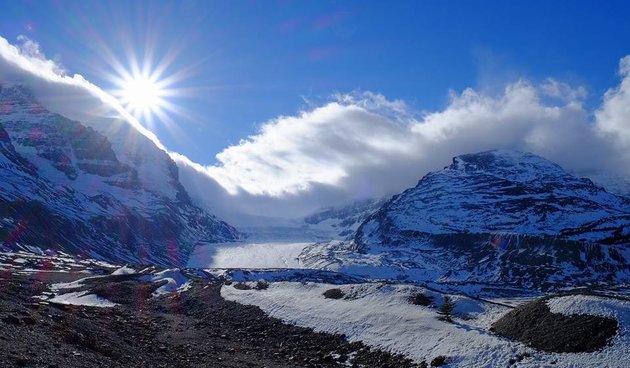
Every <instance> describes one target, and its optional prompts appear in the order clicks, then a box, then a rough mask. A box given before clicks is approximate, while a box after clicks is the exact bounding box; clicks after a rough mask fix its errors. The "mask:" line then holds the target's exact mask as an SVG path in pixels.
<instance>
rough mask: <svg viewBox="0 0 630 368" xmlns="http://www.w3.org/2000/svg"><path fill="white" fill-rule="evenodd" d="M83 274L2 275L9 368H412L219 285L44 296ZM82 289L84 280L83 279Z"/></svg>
mask: <svg viewBox="0 0 630 368" xmlns="http://www.w3.org/2000/svg"><path fill="white" fill-rule="evenodd" d="M85 276H86V274H84V273H68V272H40V273H30V274H18V273H11V272H3V273H0V366H2V367H14V366H15V367H123V366H124V367H219V366H220V367H335V366H352V367H413V366H416V365H414V364H413V363H412V362H411V361H410V360H408V359H406V358H404V357H402V356H399V355H392V354H390V353H387V352H383V351H379V350H374V349H370V348H368V347H366V346H365V345H363V344H362V343H356V342H353V343H349V342H348V341H347V340H346V339H345V338H344V336H341V335H333V334H326V333H315V332H313V330H311V329H307V328H302V327H296V326H292V325H288V324H285V323H282V322H281V321H280V320H278V319H275V318H270V317H268V316H266V315H265V314H264V313H263V312H262V310H261V309H259V308H258V307H254V306H246V305H242V304H238V303H235V302H230V301H226V300H224V299H223V298H222V297H221V296H220V288H221V282H219V281H208V280H201V279H199V280H196V279H193V281H192V283H191V287H190V288H189V289H188V290H187V291H186V292H185V293H170V294H166V295H162V296H156V297H152V293H153V292H154V291H155V290H156V289H157V288H158V287H159V286H160V284H159V283H154V282H143V281H140V280H138V279H137V278H135V277H131V276H128V275H117V276H106V277H100V278H97V279H91V280H90V281H89V282H87V283H86V284H87V285H88V286H87V287H89V288H90V289H91V290H92V292H94V293H95V294H96V295H98V296H99V297H106V298H107V300H110V301H112V302H114V303H116V304H117V305H116V306H114V307H105V308H103V307H88V306H76V305H64V304H57V303H54V302H47V301H42V300H40V299H38V296H40V295H42V293H45V292H47V291H48V290H49V289H50V287H51V285H53V284H54V283H58V282H67V281H72V280H73V279H79V278H83V277H85ZM84 287H85V286H84Z"/></svg>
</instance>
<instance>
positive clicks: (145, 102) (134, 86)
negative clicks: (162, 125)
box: [118, 75, 164, 118]
mask: <svg viewBox="0 0 630 368" xmlns="http://www.w3.org/2000/svg"><path fill="white" fill-rule="evenodd" d="M120 87H121V88H120V90H119V93H118V94H119V98H120V102H121V103H122V104H123V105H124V106H125V107H126V108H127V109H128V110H129V112H131V113H132V114H134V115H136V116H143V117H145V118H146V117H148V115H150V114H153V113H154V112H156V111H157V110H159V109H161V108H163V106H164V99H163V97H164V91H163V90H162V88H161V87H160V83H159V82H158V81H156V80H155V79H154V78H151V77H147V76H143V75H141V76H134V77H132V78H130V79H126V80H124V82H123V83H122V86H120Z"/></svg>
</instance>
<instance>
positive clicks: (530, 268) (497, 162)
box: [301, 150, 630, 288]
mask: <svg viewBox="0 0 630 368" xmlns="http://www.w3.org/2000/svg"><path fill="white" fill-rule="evenodd" d="M301 257H302V260H303V261H304V262H305V263H307V264H312V265H313V266H319V267H321V266H325V265H328V266H327V267H330V268H336V269H346V270H349V271H351V272H353V273H358V274H361V273H365V274H370V273H372V274H379V275H381V276H385V277H409V278H412V279H414V280H427V281H444V282H475V283H492V284H502V285H505V284H511V285H515V286H524V287H530V288H531V287H533V288H549V287H559V286H566V285H576V284H581V285H584V284H587V283H599V282H630V200H629V199H627V198H624V197H620V196H616V195H613V194H610V193H608V192H606V190H604V189H603V188H601V187H598V186H596V185H595V184H593V183H592V182H591V181H590V180H588V179H580V178H576V177H574V176H572V175H570V174H568V173H567V172H565V171H564V170H563V169H562V168H561V167H559V166H558V165H556V164H554V163H552V162H549V161H547V160H545V159H543V158H541V157H538V156H535V155H533V154H529V153H522V152H516V151H509V150H500V151H488V152H481V153H477V154H467V155H461V156H458V157H455V158H454V159H453V163H452V164H451V165H450V166H448V167H446V168H444V169H443V170H440V171H436V172H432V173H429V174H427V175H426V176H425V177H423V178H422V179H421V180H420V181H419V183H418V185H417V186H416V187H414V188H411V189H408V190H406V191H404V192H403V193H401V194H399V195H396V196H394V197H393V198H392V199H391V200H389V201H388V202H386V203H385V204H384V205H383V206H382V207H381V209H380V210H378V211H377V212H375V213H374V214H372V215H371V216H370V217H368V218H367V219H366V220H365V221H364V222H363V223H362V224H361V225H360V226H359V228H358V230H357V232H356V234H355V236H354V239H353V241H352V242H345V243H344V242H342V243H339V242H337V243H335V242H333V243H328V244H323V245H316V246H313V247H311V248H309V249H307V250H306V251H305V252H304V253H303V254H302V256H301Z"/></svg>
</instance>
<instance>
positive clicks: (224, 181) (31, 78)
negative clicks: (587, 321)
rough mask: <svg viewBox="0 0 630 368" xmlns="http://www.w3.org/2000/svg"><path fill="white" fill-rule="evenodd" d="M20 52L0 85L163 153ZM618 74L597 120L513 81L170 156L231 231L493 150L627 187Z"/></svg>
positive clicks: (625, 115)
mask: <svg viewBox="0 0 630 368" xmlns="http://www.w3.org/2000/svg"><path fill="white" fill-rule="evenodd" d="M20 42H21V44H20V45H18V46H14V45H11V44H10V43H9V42H8V41H6V40H5V39H3V38H1V37H0V81H8V80H17V81H20V82H23V83H26V84H27V85H30V86H31V87H33V90H34V91H35V92H36V95H37V97H38V98H40V100H41V101H42V103H44V105H46V107H48V108H50V109H51V110H52V111H56V112H59V113H62V114H64V115H66V116H67V117H69V118H72V119H76V120H80V121H84V122H89V121H94V120H98V119H114V121H117V122H124V124H131V126H133V127H134V128H135V129H137V130H138V131H140V132H141V133H142V134H144V135H145V136H147V137H148V138H149V139H151V140H152V141H153V142H154V143H155V144H156V145H157V146H158V147H159V148H161V149H164V150H166V148H165V147H164V146H163V145H162V144H161V143H160V142H159V140H158V139H157V138H156V137H155V135H154V134H153V133H152V132H150V131H148V130H147V129H145V128H144V127H143V126H142V125H141V124H140V123H139V122H138V121H137V120H136V119H135V118H134V117H133V116H131V115H130V114H129V113H128V112H126V111H125V110H124V108H122V107H121V106H120V103H119V102H118V101H117V100H116V99H115V98H113V97H111V96H110V95H108V94H107V93H106V92H104V91H103V90H101V89H100V88H99V87H97V86H95V85H94V84H92V83H90V82H88V81H86V80H85V79H84V78H83V77H81V76H80V75H74V76H72V77H70V76H68V75H66V74H65V71H64V70H63V69H62V68H60V67H59V65H57V63H55V62H53V61H51V60H48V59H46V57H45V56H44V55H43V54H42V53H41V51H40V50H39V47H38V45H37V44H36V43H34V42H32V41H30V40H28V39H21V40H20ZM619 75H620V79H621V80H620V83H619V85H618V86H614V87H612V88H610V89H609V90H608V91H607V92H606V93H605V94H604V96H602V100H601V104H600V106H599V107H598V108H596V109H595V110H594V111H589V110H587V109H586V108H585V107H584V99H585V98H586V95H587V92H586V90H585V89H584V88H583V87H580V86H570V85H567V84H565V83H562V82H561V81H558V80H554V79H548V80H546V81H544V82H542V83H533V82H530V81H527V80H520V81H516V82H514V83H511V84H508V85H506V86H505V88H504V89H503V91H502V92H501V93H499V94H497V95H489V94H485V93H482V92H480V91H476V90H474V89H471V88H469V89H466V90H464V91H462V92H460V93H455V92H451V93H450V101H449V103H448V104H447V105H446V107H445V108H444V109H442V110H440V111H433V112H418V111H414V110H413V109H411V108H409V107H408V106H407V105H406V104H405V103H404V102H402V101H392V100H389V99H387V98H386V97H385V96H382V95H380V94H376V93H372V92H356V93H351V94H338V95H335V96H333V98H332V100H331V101H329V102H327V103H324V104H322V105H321V106H316V107H313V108H311V109H309V110H308V111H303V112H301V113H299V114H296V115H294V116H281V117H278V118H276V119H273V120H271V121H269V122H267V123H265V124H263V125H262V126H261V127H260V130H259V131H258V132H257V133H256V134H255V135H252V136H250V137H247V138H246V139H243V140H242V141H241V142H239V144H237V145H233V146H230V147H227V148H225V149H224V150H223V151H222V152H220V153H219V154H218V155H217V156H216V157H217V159H218V162H219V163H218V164H217V165H210V166H204V165H201V164H198V163H195V162H192V161H191V160H189V159H188V158H187V157H185V156H183V155H180V154H177V153H174V152H169V153H170V155H171V157H173V159H174V160H175V161H176V162H177V163H178V165H179V167H180V178H181V181H182V182H183V184H184V186H185V187H186V189H187V190H188V191H189V193H190V194H191V196H192V197H193V198H194V199H196V200H197V201H199V202H200V203H201V204H203V205H204V206H205V207H206V208H209V209H210V210H211V211H212V212H214V213H216V214H218V215H220V216H223V217H225V218H226V219H227V220H228V221H232V222H233V223H235V224H236V225H240V224H245V223H252V222H255V221H256V220H257V219H259V218H263V217H279V218H296V217H299V216H302V215H305V214H307V213H309V212H311V211H313V210H315V209H317V208H320V207H325V206H331V205H338V204H342V203H343V202H348V201H351V200H354V199H363V198H368V197H380V196H383V195H387V194H391V193H396V192H399V191H401V190H403V189H405V188H407V187H410V186H413V185H415V183H416V182H417V181H418V180H419V179H420V178H421V177H422V176H423V175H424V174H426V173H427V172H428V171H431V170H436V169H440V168H441V167H443V166H446V165H448V164H449V162H450V160H451V158H452V157H453V156H456V155H459V154H463V153H470V152H477V151H482V150H488V149H494V148H510V149H518V150H522V151H530V152H533V153H536V154H539V155H541V156H543V157H546V158H548V159H550V160H553V161H555V162H557V163H559V164H561V165H562V166H564V167H565V168H566V169H569V170H572V171H577V172H588V171H607V172H611V173H614V174H616V175H619V176H623V177H630V56H627V57H625V58H623V59H622V60H621V61H620V64H619ZM436 93H439V91H436ZM121 124H122V123H121ZM112 126H114V127H115V126H116V124H113V125H112ZM209 154H210V153H209Z"/></svg>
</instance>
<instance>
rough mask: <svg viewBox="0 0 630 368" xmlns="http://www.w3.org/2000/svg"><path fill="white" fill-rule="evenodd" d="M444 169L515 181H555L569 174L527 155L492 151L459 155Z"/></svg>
mask: <svg viewBox="0 0 630 368" xmlns="http://www.w3.org/2000/svg"><path fill="white" fill-rule="evenodd" d="M446 169H447V170H457V171H461V172H465V173H467V174H486V175H492V176H495V177H499V178H502V179H507V180H511V181H517V182H530V181H538V180H541V179H545V178H548V179H549V178H553V179H556V178H558V177H562V176H567V175H568V174H567V173H566V172H565V171H564V170H563V169H562V168H561V167H560V166H559V165H557V164H555V163H553V162H551V161H549V160H547V159H545V158H542V157H540V156H537V155H535V154H533V153H529V152H521V151H516V150H507V149H500V150H491V151H483V152H478V153H469V154H464V155H459V156H456V157H454V158H453V163H452V164H451V165H450V166H449V167H447V168H446Z"/></svg>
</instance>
